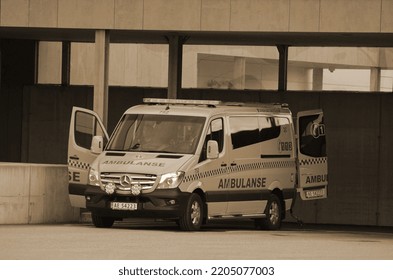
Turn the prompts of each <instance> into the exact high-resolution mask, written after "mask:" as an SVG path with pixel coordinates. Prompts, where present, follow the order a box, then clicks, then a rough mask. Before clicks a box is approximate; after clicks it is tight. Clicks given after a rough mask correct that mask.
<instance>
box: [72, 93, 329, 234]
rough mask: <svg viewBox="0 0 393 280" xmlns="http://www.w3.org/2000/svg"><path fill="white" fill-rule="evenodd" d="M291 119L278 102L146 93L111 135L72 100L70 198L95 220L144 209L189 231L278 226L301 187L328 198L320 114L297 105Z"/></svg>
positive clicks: (141, 213) (306, 196) (307, 195)
mask: <svg viewBox="0 0 393 280" xmlns="http://www.w3.org/2000/svg"><path fill="white" fill-rule="evenodd" d="M296 127H297V131H296V132H295V128H294V124H293V120H292V114H291V111H290V110H289V109H288V108H287V106H286V105H281V104H274V105H269V104H241V103H223V102H220V101H211V100H179V99H175V100H171V99H152V98H146V99H144V104H143V105H138V106H135V107H132V108H130V109H128V110H127V111H126V112H125V113H124V115H123V116H122V118H121V119H120V121H119V123H118V125H117V127H116V128H115V130H114V132H113V135H112V136H111V137H110V138H109V137H108V134H107V133H106V131H105V129H104V127H103V125H102V122H101V121H100V119H99V117H98V116H97V115H96V114H95V113H94V112H92V111H90V110H87V109H83V108H76V107H74V108H73V112H72V116H71V124H70V134H69V144H68V145H69V146H68V166H69V194H70V200H71V204H72V205H73V206H75V207H81V208H87V209H88V210H90V211H91V213H92V220H93V223H94V225H95V226H96V227H111V226H112V225H113V223H114V221H115V220H121V219H124V218H132V217H146V218H157V219H172V220H175V221H176V222H177V223H178V224H179V226H180V228H181V229H182V230H187V231H191V230H198V229H199V228H200V227H201V225H203V224H205V223H207V222H209V221H211V220H215V219H254V220H255V223H256V226H258V227H263V228H266V229H273V230H275V229H279V228H280V226H281V220H282V219H283V218H284V217H285V214H286V211H287V210H290V209H291V205H292V202H293V200H294V198H295V197H296V194H297V192H298V193H300V197H301V198H302V199H303V200H312V199H323V198H326V197H327V180H328V179H327V156H326V144H325V143H326V141H325V126H324V122H323V114H322V112H321V111H308V112H301V113H299V115H298V117H297V125H296ZM296 135H298V137H296Z"/></svg>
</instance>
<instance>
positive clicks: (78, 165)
mask: <svg viewBox="0 0 393 280" xmlns="http://www.w3.org/2000/svg"><path fill="white" fill-rule="evenodd" d="M68 166H71V167H76V168H80V169H86V170H87V169H89V168H90V164H88V163H85V162H80V161H77V160H73V159H69V160H68Z"/></svg>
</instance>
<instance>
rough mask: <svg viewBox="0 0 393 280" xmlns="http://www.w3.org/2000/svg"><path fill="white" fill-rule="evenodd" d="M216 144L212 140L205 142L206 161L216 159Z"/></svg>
mask: <svg viewBox="0 0 393 280" xmlns="http://www.w3.org/2000/svg"><path fill="white" fill-rule="evenodd" d="M218 154H219V152H218V143H217V141H214V140H209V141H207V151H206V157H207V158H208V159H216V158H218Z"/></svg>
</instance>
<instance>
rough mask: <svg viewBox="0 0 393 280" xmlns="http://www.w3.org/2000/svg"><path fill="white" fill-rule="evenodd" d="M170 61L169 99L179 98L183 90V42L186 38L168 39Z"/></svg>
mask: <svg viewBox="0 0 393 280" xmlns="http://www.w3.org/2000/svg"><path fill="white" fill-rule="evenodd" d="M168 41H169V60H168V95H167V96H168V98H173V99H175V98H177V96H178V93H179V92H180V90H181V79H182V70H183V69H182V63H183V42H184V38H183V37H180V36H177V35H173V36H169V37H168Z"/></svg>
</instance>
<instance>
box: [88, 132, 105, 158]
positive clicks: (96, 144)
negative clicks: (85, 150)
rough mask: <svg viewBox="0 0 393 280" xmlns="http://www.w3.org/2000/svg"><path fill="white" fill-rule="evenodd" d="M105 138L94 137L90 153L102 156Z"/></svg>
mask: <svg viewBox="0 0 393 280" xmlns="http://www.w3.org/2000/svg"><path fill="white" fill-rule="evenodd" d="M103 146H104V138H103V137H102V136H93V139H92V140H91V147H90V151H91V152H92V153H93V154H101V153H102V151H103V149H104V147H103Z"/></svg>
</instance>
